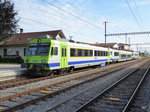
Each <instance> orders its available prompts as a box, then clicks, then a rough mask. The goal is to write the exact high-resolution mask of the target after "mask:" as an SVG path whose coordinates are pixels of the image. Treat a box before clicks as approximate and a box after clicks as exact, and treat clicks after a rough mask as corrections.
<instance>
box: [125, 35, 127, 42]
mask: <svg viewBox="0 0 150 112" xmlns="http://www.w3.org/2000/svg"><path fill="white" fill-rule="evenodd" d="M125 42H126V44H127V34H126V35H125Z"/></svg>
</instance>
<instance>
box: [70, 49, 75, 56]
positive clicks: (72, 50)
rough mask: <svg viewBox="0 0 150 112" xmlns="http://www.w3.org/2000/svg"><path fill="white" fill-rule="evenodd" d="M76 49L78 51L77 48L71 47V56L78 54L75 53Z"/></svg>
mask: <svg viewBox="0 0 150 112" xmlns="http://www.w3.org/2000/svg"><path fill="white" fill-rule="evenodd" d="M75 51H76V50H75V49H73V48H71V49H70V56H72V57H74V56H76V55H75V54H76V53H75Z"/></svg>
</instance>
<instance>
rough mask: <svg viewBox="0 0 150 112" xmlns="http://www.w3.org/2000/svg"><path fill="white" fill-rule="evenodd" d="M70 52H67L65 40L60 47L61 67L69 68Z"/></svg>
mask: <svg viewBox="0 0 150 112" xmlns="http://www.w3.org/2000/svg"><path fill="white" fill-rule="evenodd" d="M67 55H68V53H67V44H66V43H65V42H62V43H61V47H60V60H61V61H60V67H61V68H67V67H68V56H67Z"/></svg>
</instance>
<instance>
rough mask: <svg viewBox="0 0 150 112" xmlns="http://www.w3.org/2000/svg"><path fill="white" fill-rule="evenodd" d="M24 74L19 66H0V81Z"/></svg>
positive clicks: (23, 70) (24, 70)
mask: <svg viewBox="0 0 150 112" xmlns="http://www.w3.org/2000/svg"><path fill="white" fill-rule="evenodd" d="M25 72H26V69H25V68H21V65H20V64H0V80H3V79H4V78H7V77H8V78H10V77H17V76H21V75H23V74H24V73H25Z"/></svg>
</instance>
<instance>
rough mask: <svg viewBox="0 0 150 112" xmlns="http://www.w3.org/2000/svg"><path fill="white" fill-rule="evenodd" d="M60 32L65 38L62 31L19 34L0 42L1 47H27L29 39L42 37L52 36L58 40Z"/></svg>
mask: <svg viewBox="0 0 150 112" xmlns="http://www.w3.org/2000/svg"><path fill="white" fill-rule="evenodd" d="M60 32H61V34H62V35H63V36H64V34H63V32H62V31H61V30H54V31H45V32H29V33H18V34H14V35H12V36H11V37H9V38H8V39H7V40H5V41H2V42H0V45H25V44H28V41H29V38H32V39H37V38H40V36H41V35H50V36H52V37H53V38H56V36H57V35H58V34H59V33H60Z"/></svg>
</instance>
